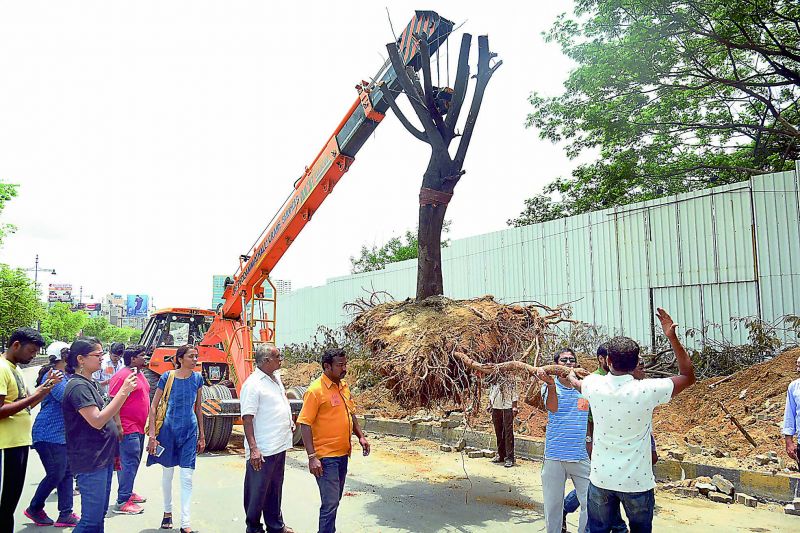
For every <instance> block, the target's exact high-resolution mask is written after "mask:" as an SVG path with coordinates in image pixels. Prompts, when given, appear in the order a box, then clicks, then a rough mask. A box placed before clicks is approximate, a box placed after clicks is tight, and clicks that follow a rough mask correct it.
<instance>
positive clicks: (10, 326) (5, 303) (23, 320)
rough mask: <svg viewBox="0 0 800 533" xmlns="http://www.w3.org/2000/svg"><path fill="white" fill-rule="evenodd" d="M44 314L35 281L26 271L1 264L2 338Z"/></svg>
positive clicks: (0, 323) (0, 314) (0, 332)
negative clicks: (37, 295)
mask: <svg viewBox="0 0 800 533" xmlns="http://www.w3.org/2000/svg"><path fill="white" fill-rule="evenodd" d="M43 315H44V309H43V307H42V304H41V303H40V302H39V299H38V298H37V297H36V290H35V289H34V288H33V282H32V281H31V280H30V279H29V278H28V276H26V275H25V272H23V271H22V270H19V269H16V268H10V267H9V266H8V265H3V264H0V339H5V338H7V337H8V336H9V335H10V334H11V332H12V331H14V330H15V329H17V328H20V327H24V326H31V325H32V324H33V323H34V322H36V321H37V320H39V319H40V318H42V316H43Z"/></svg>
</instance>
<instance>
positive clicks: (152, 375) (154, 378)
mask: <svg viewBox="0 0 800 533" xmlns="http://www.w3.org/2000/svg"><path fill="white" fill-rule="evenodd" d="M142 374H144V377H146V378H147V383H149V384H150V403H151V404H152V403H153V396H155V394H156V388H157V387H158V380H160V379H161V374H159V373H158V372H154V371H152V370H150V369H149V368H143V369H142Z"/></svg>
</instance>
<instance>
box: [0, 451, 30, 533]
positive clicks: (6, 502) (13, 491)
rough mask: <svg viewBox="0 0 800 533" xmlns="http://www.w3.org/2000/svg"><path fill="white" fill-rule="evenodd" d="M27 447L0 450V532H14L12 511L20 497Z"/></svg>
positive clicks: (26, 459) (26, 464) (26, 466)
mask: <svg viewBox="0 0 800 533" xmlns="http://www.w3.org/2000/svg"><path fill="white" fill-rule="evenodd" d="M27 468H28V446H16V447H14V448H2V449H0V480H2V484H0V531H2V532H3V533H5V532H6V531H14V511H15V510H16V508H17V504H18V503H19V498H20V496H22V486H23V485H24V484H25V470H26V469H27Z"/></svg>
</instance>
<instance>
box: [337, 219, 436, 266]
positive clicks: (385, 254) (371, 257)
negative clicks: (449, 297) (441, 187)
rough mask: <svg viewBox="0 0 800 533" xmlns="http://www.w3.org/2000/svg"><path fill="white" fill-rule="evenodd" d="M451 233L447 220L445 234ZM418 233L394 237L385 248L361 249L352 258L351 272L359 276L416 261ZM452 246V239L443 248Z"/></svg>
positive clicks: (413, 232) (408, 231) (412, 232)
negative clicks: (403, 262) (357, 254)
mask: <svg viewBox="0 0 800 533" xmlns="http://www.w3.org/2000/svg"><path fill="white" fill-rule="evenodd" d="M449 231H450V221H449V220H445V222H444V226H443V227H442V232H443V233H448V232H449ZM418 233H419V232H418V231H416V230H415V231H411V230H407V231H406V233H405V235H403V236H401V237H398V236H395V237H392V238H391V239H389V241H388V242H387V243H386V244H384V245H383V246H380V247H379V246H375V245H373V246H372V247H367V246H366V245H364V246H362V247H361V254H360V255H359V256H358V257H353V256H350V264H351V268H350V272H351V273H353V274H358V273H360V272H372V271H374V270H383V269H384V268H386V265H388V264H389V263H397V262H398V261H405V260H406V259H416V258H417V257H418V253H419V241H418V240H417V234H418ZM449 245H450V239H445V240H444V241H442V248H447V246H449Z"/></svg>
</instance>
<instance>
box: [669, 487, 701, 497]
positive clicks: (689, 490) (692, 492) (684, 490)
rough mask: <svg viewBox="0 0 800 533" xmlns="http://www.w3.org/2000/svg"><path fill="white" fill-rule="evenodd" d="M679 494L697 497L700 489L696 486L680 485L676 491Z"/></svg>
mask: <svg viewBox="0 0 800 533" xmlns="http://www.w3.org/2000/svg"><path fill="white" fill-rule="evenodd" d="M675 492H676V493H677V494H678V495H679V496H683V497H685V498H696V497H698V496H700V491H699V490H697V488H696V487H678V488H677V490H676V491H675Z"/></svg>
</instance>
